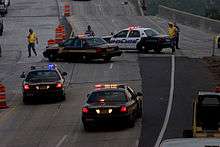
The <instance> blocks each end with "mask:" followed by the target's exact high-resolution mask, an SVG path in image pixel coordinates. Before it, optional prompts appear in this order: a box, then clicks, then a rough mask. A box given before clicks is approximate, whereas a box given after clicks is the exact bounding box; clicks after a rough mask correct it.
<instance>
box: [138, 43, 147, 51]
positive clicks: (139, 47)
mask: <svg viewBox="0 0 220 147" xmlns="http://www.w3.org/2000/svg"><path fill="white" fill-rule="evenodd" d="M137 50H138V51H139V52H141V53H147V52H148V50H147V48H146V46H145V45H144V44H138V45H137Z"/></svg>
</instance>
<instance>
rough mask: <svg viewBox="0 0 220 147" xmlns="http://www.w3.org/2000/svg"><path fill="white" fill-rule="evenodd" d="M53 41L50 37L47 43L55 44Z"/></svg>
mask: <svg viewBox="0 0 220 147" xmlns="http://www.w3.org/2000/svg"><path fill="white" fill-rule="evenodd" d="M55 43H56V42H55V40H53V39H50V40H48V41H47V45H52V44H55Z"/></svg>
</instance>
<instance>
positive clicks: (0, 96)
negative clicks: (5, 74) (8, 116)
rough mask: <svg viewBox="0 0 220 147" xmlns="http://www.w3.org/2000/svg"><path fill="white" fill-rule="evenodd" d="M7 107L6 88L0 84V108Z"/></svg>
mask: <svg viewBox="0 0 220 147" xmlns="http://www.w3.org/2000/svg"><path fill="white" fill-rule="evenodd" d="M6 108H8V106H7V103H6V88H5V86H4V85H2V84H0V109H6Z"/></svg>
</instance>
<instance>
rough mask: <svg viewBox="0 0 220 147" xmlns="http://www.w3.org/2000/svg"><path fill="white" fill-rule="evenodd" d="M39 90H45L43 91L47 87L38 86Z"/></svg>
mask: <svg viewBox="0 0 220 147" xmlns="http://www.w3.org/2000/svg"><path fill="white" fill-rule="evenodd" d="M39 89H40V90H45V89H47V86H40V87H39Z"/></svg>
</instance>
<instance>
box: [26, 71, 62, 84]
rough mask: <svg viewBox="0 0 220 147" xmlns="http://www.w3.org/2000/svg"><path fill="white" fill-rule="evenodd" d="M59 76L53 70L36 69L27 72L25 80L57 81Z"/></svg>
mask: <svg viewBox="0 0 220 147" xmlns="http://www.w3.org/2000/svg"><path fill="white" fill-rule="evenodd" d="M58 80H60V76H59V74H58V73H57V71H55V70H37V71H31V72H29V73H28V75H27V78H26V81H27V82H41V81H46V82H49V81H58Z"/></svg>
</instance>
